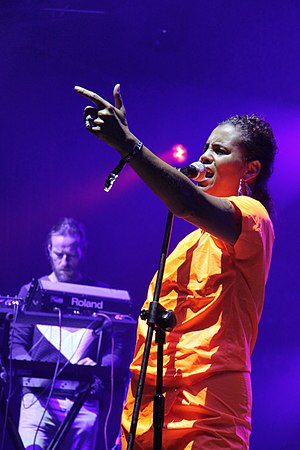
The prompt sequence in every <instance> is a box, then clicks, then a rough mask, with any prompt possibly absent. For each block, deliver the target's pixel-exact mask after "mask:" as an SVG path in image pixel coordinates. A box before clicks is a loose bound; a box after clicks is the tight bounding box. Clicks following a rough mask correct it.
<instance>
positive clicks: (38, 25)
mask: <svg viewBox="0 0 300 450" xmlns="http://www.w3.org/2000/svg"><path fill="white" fill-rule="evenodd" d="M299 19H300V2H298V1H297V0H294V1H292V0H286V1H285V2H282V1H280V2H279V1H277V0H272V1H271V0H266V1H263V0H252V1H251V2H243V1H241V0H239V1H235V0H232V1H230V0H228V1H222V0H210V1H200V0H198V1H196V0H194V1H185V2H182V1H179V0H172V1H167V0H159V1H153V0H152V1H149V0H143V1H140V2H137V1H136V2H134V1H127V0H122V1H121V0H119V1H116V0H105V1H101V0H98V1H95V0H93V1H91V0H77V1H72V0H69V1H66V0H61V1H58V0H56V1H50V0H48V1H44V0H40V1H38V2H37V1H28V0H27V1H26V0H23V1H14V0H9V1H5V0H2V1H1V10H0V20H1V26H0V36H1V39H0V55H1V56H0V58H1V72H0V73H1V75H0V79H1V110H0V114H1V116H0V119H1V121H0V123H1V166H0V167H1V169H0V170H1V177H0V186H1V206H0V208H1V209H0V211H1V221H0V234H1V253H0V255H1V272H0V294H1V295H7V294H9V295H15V294H16V293H17V292H18V290H19V287H20V286H21V285H22V284H24V283H25V282H28V281H29V280H30V279H31V278H32V277H34V276H41V275H43V274H45V273H48V272H49V268H48V263H47V259H46V258H45V255H44V253H43V244H44V240H45V236H46V233H47V232H48V230H49V228H50V227H51V225H52V224H53V223H55V222H56V221H57V219H58V218H59V217H62V216H73V217H75V218H77V219H78V220H79V221H82V222H83V223H84V224H85V225H86V228H87V233H88V236H89V241H90V246H89V250H88V257H87V260H86V271H87V272H88V273H89V274H90V275H91V276H95V277H97V278H99V279H102V280H103V281H106V282H108V283H110V284H111V285H112V286H113V287H116V288H124V289H128V290H129V291H130V292H131V294H132V297H133V299H134V303H135V313H136V314H137V313H138V311H139V309H140V306H141V304H142V302H143V300H144V297H145V293H146V289H147V285H148V283H149V281H150V279H151V277H152V274H153V273H154V271H155V270H156V268H157V265H158V258H159V253H160V249H161V243H162V237H163V232H164V224H165V220H166V214H167V211H166V208H165V207H164V205H163V204H162V203H161V202H160V201H159V200H158V199H157V198H156V197H155V196H154V195H153V194H152V193H151V192H150V191H149V190H148V188H147V187H145V186H144V185H143V183H142V182H141V181H140V180H139V179H138V178H137V176H136V175H134V173H133V171H132V170H131V168H130V167H126V169H124V171H123V172H122V175H121V176H120V178H119V180H118V181H117V183H116V184H115V186H114V187H113V189H112V191H111V192H110V193H108V194H107V193H105V192H104V191H103V185H104V181H105V179H106V176H107V175H108V173H109V172H110V170H111V169H112V168H113V167H114V166H115V165H116V163H117V161H118V159H119V157H118V155H117V153H116V152H114V151H113V150H112V149H110V148H108V147H106V146H105V145H104V144H102V143H101V142H100V141H98V140H97V139H96V138H95V137H94V136H91V135H89V134H88V133H87V132H86V131H85V129H84V126H83V122H82V111H83V107H84V106H85V104H86V102H85V101H84V99H82V98H81V97H80V96H78V94H76V93H75V92H74V91H73V86H74V85H75V84H79V85H81V86H84V87H87V88H89V89H92V90H96V91H97V92H99V93H100V94H101V95H103V96H104V97H106V98H107V99H112V89H113V86H114V84H115V83H116V82H120V83H121V87H122V93H123V99H124V102H125V106H126V108H127V114H128V120H129V124H130V126H131V129H132V131H133V132H134V133H135V134H136V135H137V136H138V137H139V138H140V139H142V140H143V142H144V143H146V144H147V146H149V147H150V148H151V149H153V150H154V151H155V152H156V153H157V154H159V155H165V154H166V153H167V152H168V151H169V149H170V148H171V147H172V146H173V145H174V144H175V143H182V144H183V145H185V146H186V147H187V148H188V150H189V156H188V161H189V162H192V161H194V160H196V159H197V158H198V156H199V153H200V152H201V149H202V146H203V144H204V142H205V140H206V138H207V136H208V135H209V133H210V131H211V129H212V128H214V127H215V125H216V124H217V122H218V121H220V120H222V119H223V118H225V117H227V116H229V115H232V114H243V113H251V112H255V113H258V114H261V115H262V116H264V117H265V118H266V119H267V120H269V121H270V123H271V124H272V126H273V129H274V132H275V135H276V137H277V142H278V146H279V150H280V151H279V153H278V156H277V161H276V164H275V171H274V175H273V178H272V181H271V182H270V189H271V192H272V195H273V198H274V200H275V203H276V210H277V216H276V218H275V220H274V225H275V230H276V238H277V239H276V245H275V249H274V258H273V263H272V269H271V274H270V277H269V282H268V287H267V293H266V301H265V309H264V314H263V318H262V322H261V325H260V335H259V338H258V342H257V346H256V349H255V352H254V355H253V392H254V407H253V434H252V446H251V449H252V450H261V449H272V450H283V449H287V450H294V449H299V448H300V444H299V442H300V426H299V422H300V420H299V417H300V414H299V409H300V389H299V379H300V356H299V355H300V352H299V350H300V340H299V332H298V329H299V315H300V306H299V305H298V303H299V294H298V292H299V288H300V277H299V275H298V268H299V262H298V259H299V258H298V251H299V247H300V244H299V237H298V218H299V209H298V207H299V190H300V184H299V181H298V180H299V174H298V163H299V159H300V157H299V150H298V142H299V138H300V127H299V125H300V82H299V79H300V76H299V75H300V63H299V48H300V45H299V44H300V42H299V37H300V31H299ZM170 162H171V163H173V164H174V165H175V162H172V161H170ZM191 229H192V227H191V226H190V225H188V224H186V223H184V222H183V221H180V220H179V219H176V220H175V224H174V230H173V236H172V244H171V246H172V248H173V247H174V245H175V243H176V242H178V240H179V239H180V238H181V237H182V236H184V235H185V234H186V233H187V232H188V231H190V230H191Z"/></svg>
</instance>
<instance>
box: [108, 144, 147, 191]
mask: <svg viewBox="0 0 300 450" xmlns="http://www.w3.org/2000/svg"><path fill="white" fill-rule="evenodd" d="M142 148H143V143H142V142H141V141H137V143H136V144H135V146H134V147H133V149H132V151H131V152H130V153H128V155H126V156H124V158H122V159H120V161H119V163H118V165H117V166H116V167H115V168H114V170H113V171H112V172H110V174H109V175H108V177H107V179H106V181H105V185H104V190H105V192H109V191H110V190H111V188H112V185H113V184H114V182H115V181H116V179H117V178H118V176H119V173H120V172H121V170H122V169H123V167H124V166H125V164H126V163H128V162H129V161H131V160H132V159H133V158H134V157H135V156H136V155H137V154H138V153H139V151H141V150H142Z"/></svg>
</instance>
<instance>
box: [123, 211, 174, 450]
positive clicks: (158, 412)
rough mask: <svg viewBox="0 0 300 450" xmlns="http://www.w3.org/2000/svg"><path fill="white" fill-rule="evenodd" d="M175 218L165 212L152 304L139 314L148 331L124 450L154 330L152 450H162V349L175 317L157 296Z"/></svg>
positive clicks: (129, 446) (132, 429)
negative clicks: (155, 370)
mask: <svg viewBox="0 0 300 450" xmlns="http://www.w3.org/2000/svg"><path fill="white" fill-rule="evenodd" d="M173 220H174V215H173V213H171V211H169V212H168V217H167V222H166V226H165V233H164V239H163V245H162V250H161V255H160V261H159V267H158V273H157V279H156V285H155V290H154V297H153V301H152V302H151V303H150V308H149V310H142V311H141V314H140V316H141V318H142V319H143V320H147V325H148V331H147V337H146V342H145V349H144V355H143V359H142V364H141V371H140V375H139V380H138V384H137V390H136V397H135V402H134V408H133V413H132V419H131V426H130V432H129V435H128V444H127V450H132V449H133V445H134V440H135V435H136V429H137V423H138V416H139V411H140V407H141V401H142V395H143V389H144V385H145V379H146V372H147V365H148V360H149V355H150V348H151V342H152V337H153V332H154V330H155V331H156V336H155V342H156V343H157V346H158V347H157V378H156V394H155V396H154V398H153V401H154V407H153V428H154V436H153V449H154V450H161V449H162V428H163V422H164V400H165V398H164V396H163V345H164V343H165V335H166V331H172V330H173V328H174V327H175V325H176V317H175V315H174V313H173V311H167V310H165V308H163V307H162V306H161V305H160V303H159V296H160V291H161V284H162V279H163V274H164V268H165V262H166V258H167V253H168V249H169V243H170V236H171V231H172V226H173Z"/></svg>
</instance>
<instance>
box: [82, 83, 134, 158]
mask: <svg viewBox="0 0 300 450" xmlns="http://www.w3.org/2000/svg"><path fill="white" fill-rule="evenodd" d="M75 91H76V92H78V93H79V94H81V95H83V96H84V97H85V98H87V99H89V100H91V101H92V102H93V103H94V104H95V105H96V107H95V106H87V107H86V108H85V109H84V122H85V126H86V129H87V130H88V131H90V132H91V133H93V134H94V135H95V136H97V137H98V138H99V139H101V140H102V141H103V142H105V143H106V144H108V145H110V146H112V147H114V148H115V149H117V150H119V151H121V150H122V149H123V150H124V147H126V142H127V141H128V140H130V138H131V136H132V135H131V133H130V131H129V128H128V124H127V120H126V112H125V108H124V105H123V101H122V97H121V93H120V85H119V84H116V85H115V87H114V90H113V96H114V103H115V105H114V106H113V105H112V104H111V103H109V102H108V101H106V100H105V99H104V98H102V97H100V95H98V94H96V93H95V92H92V91H88V90H87V89H84V88H82V87H80V86H75Z"/></svg>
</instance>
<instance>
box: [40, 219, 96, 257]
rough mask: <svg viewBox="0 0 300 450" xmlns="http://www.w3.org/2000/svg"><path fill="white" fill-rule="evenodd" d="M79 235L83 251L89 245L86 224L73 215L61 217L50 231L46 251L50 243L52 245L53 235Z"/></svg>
mask: <svg viewBox="0 0 300 450" xmlns="http://www.w3.org/2000/svg"><path fill="white" fill-rule="evenodd" d="M74 235H75V236H79V238H80V245H81V249H82V250H83V252H85V250H86V247H87V238H86V233H85V228H84V226H83V225H82V224H81V223H79V222H77V220H75V219H73V218H72V217H63V218H62V219H60V220H59V221H58V222H57V223H56V224H55V225H53V227H52V228H51V230H50V231H49V233H48V236H47V241H46V251H47V249H48V245H51V238H52V236H74Z"/></svg>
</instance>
